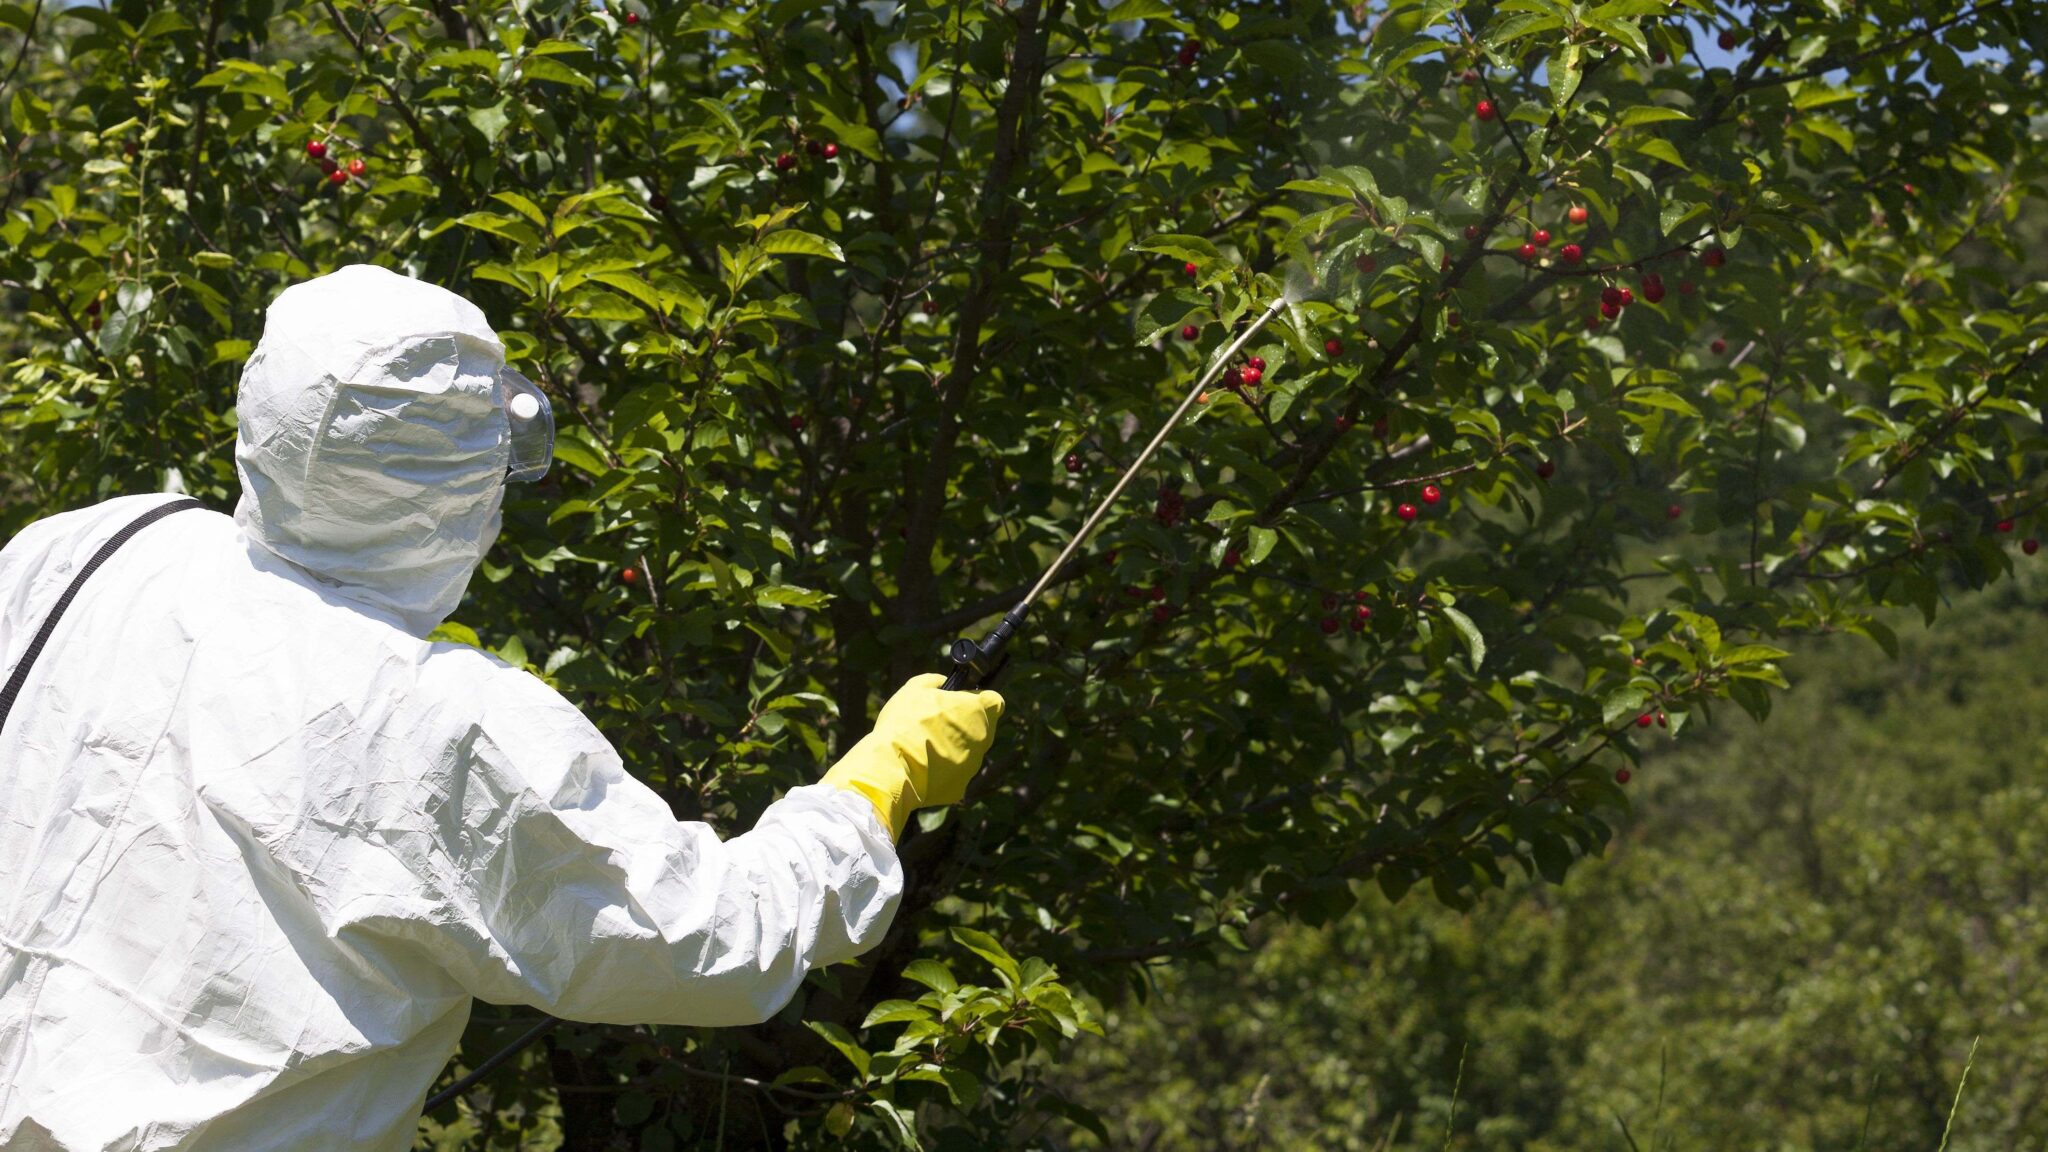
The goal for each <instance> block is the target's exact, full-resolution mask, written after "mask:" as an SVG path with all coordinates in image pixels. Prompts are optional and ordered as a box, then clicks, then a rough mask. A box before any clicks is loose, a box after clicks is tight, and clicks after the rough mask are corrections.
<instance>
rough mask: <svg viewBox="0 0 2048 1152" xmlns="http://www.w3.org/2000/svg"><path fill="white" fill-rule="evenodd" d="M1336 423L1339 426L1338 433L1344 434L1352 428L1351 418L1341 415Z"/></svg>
mask: <svg viewBox="0 0 2048 1152" xmlns="http://www.w3.org/2000/svg"><path fill="white" fill-rule="evenodd" d="M1334 423H1335V424H1336V425H1337V431H1339V432H1342V431H1344V430H1345V429H1346V428H1349V427H1351V417H1349V416H1343V415H1339V416H1338V417H1337V418H1336V420H1335V421H1334Z"/></svg>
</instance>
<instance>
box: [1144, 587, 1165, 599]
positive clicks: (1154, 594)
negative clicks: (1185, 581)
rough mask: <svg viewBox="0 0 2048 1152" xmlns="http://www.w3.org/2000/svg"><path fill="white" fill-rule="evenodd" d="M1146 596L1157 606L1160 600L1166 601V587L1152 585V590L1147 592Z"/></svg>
mask: <svg viewBox="0 0 2048 1152" xmlns="http://www.w3.org/2000/svg"><path fill="white" fill-rule="evenodd" d="M1146 595H1147V596H1149V597H1151V598H1152V602H1153V603H1154V604H1157V603H1159V602H1160V601H1161V600H1164V599H1166V587H1165V585H1162V584H1154V585H1153V586H1152V590H1151V591H1149V592H1147V593H1146Z"/></svg>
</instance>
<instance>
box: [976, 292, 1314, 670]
mask: <svg viewBox="0 0 2048 1152" xmlns="http://www.w3.org/2000/svg"><path fill="white" fill-rule="evenodd" d="M1292 296H1293V293H1292V292H1291V291H1290V292H1288V293H1286V294H1283V295H1281V296H1280V297H1279V298H1277V299H1275V300H1274V301H1273V302H1272V303H1271V304H1269V305H1267V306H1266V310H1265V311H1264V312H1261V313H1259V317H1258V319H1256V320H1254V321H1252V323H1251V326H1250V327H1248V328H1246V329H1245V330H1244V331H1243V332H1242V333H1240V334H1239V335H1238V337H1237V339H1236V340H1233V341H1231V343H1230V347H1228V348H1226V349H1224V350H1223V354H1222V355H1221V356H1218V357H1216V359H1215V362H1214V363H1212V364H1211V365H1209V370H1208V371H1207V372H1204V373H1202V375H1201V378H1200V379H1198V380H1196V381H1195V386H1194V387H1192V388H1190V389H1188V394H1187V395H1186V396H1184V397H1182V398H1181V402H1180V407H1178V408H1175V409H1174V410H1173V414H1172V415H1170V416H1168V417H1167V418H1166V422H1165V423H1163V424H1161V425H1160V426H1159V431H1157V432H1155V433H1153V434H1152V441H1151V443H1149V444H1147V445H1145V450H1144V451H1142V452H1140V453H1138V458H1137V459H1135V460H1133V461H1131V465H1130V467H1128V468H1125V469H1124V472H1123V475H1121V476H1119V477H1117V479H1116V484H1115V486H1113V487H1112V488H1110V490H1109V495H1107V496H1104V497H1103V498H1102V502H1101V503H1100V504H1097V505H1096V506H1095V511H1094V512H1093V513H1091V514H1090V515H1089V517H1088V519H1087V520H1086V521H1085V522H1084V523H1083V524H1082V525H1081V530H1080V531H1078V532H1076V533H1074V538H1073V539H1072V540H1069V541H1067V546H1066V547H1065V548H1062V549H1060V554H1059V556H1058V557H1057V558H1055V559H1054V560H1053V562H1052V563H1051V564H1050V565H1048V566H1047V567H1046V569H1045V571H1044V572H1043V573H1041V574H1040V575H1039V577H1038V582H1037V583H1036V584H1033V585H1032V586H1031V591H1029V592H1026V593H1025V594H1024V598H1023V599H1022V600H1019V601H1017V606H1016V607H1014V608H1012V609H1010V610H1009V611H1008V612H1005V613H1004V614H1003V619H1002V621H1001V622H1000V623H998V624H997V625H996V626H995V628H994V629H992V630H991V631H990V632H989V634H988V635H986V636H983V637H982V638H981V641H980V642H979V643H977V642H975V641H973V640H969V639H968V638H966V637H965V636H962V637H961V638H960V639H958V640H955V641H953V647H952V648H951V649H950V650H949V651H948V653H947V655H948V656H950V657H951V658H952V661H953V671H952V672H951V673H949V674H948V675H947V676H946V683H945V685H944V687H946V688H949V689H952V690H954V691H970V690H972V689H975V688H979V687H981V686H982V685H983V684H985V683H987V682H988V680H989V679H990V678H991V677H992V676H994V675H995V672H996V669H998V668H1000V667H1001V666H1002V663H1003V661H1002V659H1001V654H1002V651H1003V647H1004V646H1005V645H1007V644H1008V643H1009V642H1010V637H1012V636H1014V635H1016V634H1017V629H1018V628H1020V627H1022V626H1023V624H1024V615H1025V613H1027V612H1029V611H1030V610H1031V605H1032V603H1033V602H1034V601H1036V600H1037V599H1038V597H1039V595H1040V594H1041V593H1043V592H1044V591H1045V590H1046V588H1047V587H1048V586H1049V585H1051V584H1052V581H1053V577H1055V576H1057V575H1059V571H1060V569H1062V568H1064V567H1066V564H1067V561H1068V560H1069V559H1071V558H1072V557H1073V555H1074V553H1075V552H1078V551H1080V548H1081V545H1082V544H1083V543H1084V542H1086V541H1087V539H1088V537H1089V536H1090V535H1091V534H1092V533H1093V532H1094V531H1095V528H1096V526H1097V525H1098V524H1101V523H1102V518H1103V517H1104V516H1106V515H1108V514H1109V510H1110V508H1112V507H1114V506H1115V504H1116V501H1117V497H1119V496H1122V495H1123V493H1124V489H1125V488H1128V487H1130V484H1131V481H1132V480H1133V479H1135V478H1136V477H1137V475H1138V473H1139V472H1140V471H1141V470H1143V469H1144V467H1145V464H1146V462H1147V461H1149V460H1151V459H1152V456H1153V454H1154V453H1155V452H1157V451H1159V446H1160V445H1161V444H1164V443H1166V437H1167V436H1168V435H1170V434H1171V433H1172V432H1173V430H1174V428H1175V427H1176V426H1178V425H1179V424H1180V422H1181V418H1182V417H1184V416H1186V415H1187V414H1188V409H1190V408H1192V407H1194V406H1195V403H1196V402H1197V401H1198V400H1199V399H1200V398H1201V395H1202V393H1203V392H1206V391H1208V389H1209V385H1211V384H1214V383H1215V382H1216V378H1217V377H1218V376H1221V375H1222V374H1223V372H1224V371H1225V370H1226V369H1227V368H1229V366H1230V362H1231V361H1232V360H1233V359H1234V358H1236V356H1237V353H1238V350H1239V349H1241V348H1243V347H1244V346H1245V345H1246V344H1247V343H1249V342H1250V341H1251V338H1252V337H1253V336H1256V335H1257V334H1258V331H1259V329H1261V328H1264V327H1265V326H1266V322H1267V321H1268V320H1271V319H1272V318H1273V317H1275V316H1277V315H1279V314H1280V310H1281V309H1282V308H1284V307H1286V306H1287V303H1288V300H1289V299H1290V298H1291V297H1292Z"/></svg>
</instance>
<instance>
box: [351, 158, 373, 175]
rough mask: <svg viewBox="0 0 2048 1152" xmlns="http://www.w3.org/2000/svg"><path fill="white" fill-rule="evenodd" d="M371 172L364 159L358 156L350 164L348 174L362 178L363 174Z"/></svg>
mask: <svg viewBox="0 0 2048 1152" xmlns="http://www.w3.org/2000/svg"><path fill="white" fill-rule="evenodd" d="M369 170H370V166H369V165H368V164H365V163H364V162H363V158H362V157H361V156H358V157H356V158H355V159H353V160H351V161H349V162H348V174H349V175H351V176H361V175H362V174H363V173H365V172H368V171H369Z"/></svg>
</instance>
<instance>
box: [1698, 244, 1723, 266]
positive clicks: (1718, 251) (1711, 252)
mask: <svg viewBox="0 0 2048 1152" xmlns="http://www.w3.org/2000/svg"><path fill="white" fill-rule="evenodd" d="M1727 262H1728V250H1727V249H1726V248H1723V247H1721V246H1720V245H1718V244H1717V245H1715V246H1714V247H1712V248H1709V249H1707V251H1706V253H1705V254H1704V255H1702V256H1701V257H1700V263H1702V264H1705V265H1706V266H1707V267H1709V268H1719V267H1720V266H1721V265H1723V264H1726V263H1727Z"/></svg>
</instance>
